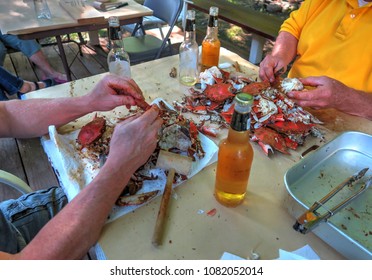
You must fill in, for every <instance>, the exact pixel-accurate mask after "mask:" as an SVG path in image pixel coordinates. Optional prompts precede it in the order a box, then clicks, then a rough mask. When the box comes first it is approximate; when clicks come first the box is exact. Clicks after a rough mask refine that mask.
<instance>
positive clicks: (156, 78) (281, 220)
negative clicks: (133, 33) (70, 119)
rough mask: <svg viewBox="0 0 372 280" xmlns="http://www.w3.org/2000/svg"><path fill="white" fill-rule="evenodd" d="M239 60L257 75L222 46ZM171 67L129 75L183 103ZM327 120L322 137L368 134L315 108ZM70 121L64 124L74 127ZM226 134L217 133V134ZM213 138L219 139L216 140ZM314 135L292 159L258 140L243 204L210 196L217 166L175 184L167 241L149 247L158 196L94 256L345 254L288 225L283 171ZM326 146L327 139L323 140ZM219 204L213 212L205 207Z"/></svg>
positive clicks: (224, 56)
mask: <svg viewBox="0 0 372 280" xmlns="http://www.w3.org/2000/svg"><path fill="white" fill-rule="evenodd" d="M226 61H228V62H235V61H238V62H239V63H240V65H241V66H242V69H243V71H244V72H245V73H249V74H251V75H252V76H256V75H257V67H255V66H254V65H252V64H251V63H249V62H248V61H246V60H244V59H242V58H240V57H239V56H237V55H235V54H234V53H231V52H229V51H227V50H225V49H221V59H220V62H226ZM172 67H176V68H177V67H178V56H172V57H167V58H163V59H159V60H155V61H152V62H148V63H143V64H139V65H136V66H134V67H132V75H133V78H134V79H135V80H136V82H137V83H138V84H139V86H140V87H141V89H142V90H143V92H144V95H145V97H146V99H147V101H149V102H151V100H153V99H155V98H156V97H159V96H160V97H162V98H164V99H165V100H166V101H167V102H169V103H172V102H173V101H174V100H180V99H181V97H182V95H183V94H187V92H188V87H185V86H182V85H180V84H179V82H178V80H177V79H174V78H171V77H170V76H169V72H170V70H171V68H172ZM104 75H105V74H101V75H97V76H94V77H90V78H86V79H82V80H78V81H74V82H71V83H70V84H64V85H59V86H56V87H54V88H49V89H43V90H40V91H36V92H34V93H31V94H28V95H27V96H28V98H37V97H49V98H54V97H58V96H75V95H80V94H84V93H85V92H87V91H88V90H89V89H91V88H92V87H93V86H94V85H95V83H96V81H97V80H99V79H100V78H101V77H103V76H104ZM317 115H318V116H319V117H320V118H321V119H322V120H323V121H325V125H324V129H325V130H326V131H327V133H326V141H329V140H331V139H333V138H334V137H335V136H336V135H338V134H339V133H340V132H342V131H346V130H360V131H363V132H366V133H369V134H372V125H371V122H370V121H368V120H365V119H362V118H358V117H353V116H349V115H346V114H343V113H340V112H337V111H334V110H324V111H317ZM91 118H92V114H91V115H89V116H87V117H84V118H82V119H80V122H78V123H74V125H75V126H77V125H79V123H80V124H82V123H84V122H86V121H87V120H90V119H91ZM71 128H72V126H71V125H67V126H65V127H64V129H66V130H67V129H71ZM225 135H226V130H223V131H221V133H220V137H219V138H222V137H224V136H225ZM215 141H216V142H218V141H219V139H215ZM314 143H318V144H320V145H322V143H319V140H317V139H314V138H311V137H310V138H308V140H307V142H306V145H305V146H304V147H300V148H299V149H298V150H297V151H294V152H291V156H288V155H282V154H280V153H276V154H275V155H274V156H273V157H270V158H269V157H267V156H265V155H264V153H263V152H262V151H261V150H260V148H259V147H258V145H256V144H253V147H254V152H255V156H254V161H253V166H252V173H251V177H250V181H249V187H248V194H247V198H246V200H245V201H244V203H243V204H242V205H241V206H239V207H237V208H226V207H223V206H221V205H219V204H218V203H217V201H216V200H215V199H214V197H213V189H214V178H215V169H216V164H212V165H210V166H209V167H207V168H205V169H204V170H203V171H202V172H200V173H199V174H197V175H196V176H194V177H193V178H191V179H190V180H188V181H186V182H185V183H183V184H182V185H180V186H179V187H177V188H176V189H175V192H174V194H175V195H174V196H173V198H172V200H171V205H170V210H169V217H168V221H167V227H166V229H165V234H164V244H163V246H161V247H160V248H154V247H153V246H152V244H151V237H152V232H153V228H154V224H155V219H156V215H157V212H158V209H159V204H160V198H157V199H155V200H153V201H151V202H150V203H149V204H147V205H145V206H143V207H141V208H139V209H137V210H136V211H134V212H132V213H130V214H127V215H125V216H123V217H121V218H119V219H118V220H116V221H114V222H112V223H110V224H107V225H106V226H105V227H104V229H103V232H102V235H101V237H100V239H99V241H98V245H99V248H100V250H99V251H98V252H99V254H98V256H99V257H101V258H103V257H106V258H108V259H219V258H220V257H221V256H222V254H223V252H225V251H227V252H230V253H233V254H235V255H238V256H241V257H243V258H252V253H253V252H255V253H258V254H259V255H260V257H261V259H275V258H277V257H278V250H279V249H280V248H282V249H284V250H287V251H293V250H296V249H298V248H300V247H302V246H304V245H306V244H309V245H310V246H311V247H312V248H313V249H314V250H315V251H316V252H317V253H318V255H319V256H320V258H321V259H343V256H341V255H340V254H338V253H337V252H336V251H335V250H334V249H332V248H331V247H330V246H328V245H327V244H326V243H325V242H323V241H322V240H321V239H319V238H318V237H317V236H316V235H315V234H314V233H309V234H306V235H302V234H300V233H298V232H296V231H294V230H293V229H292V225H293V224H294V222H295V218H294V217H292V216H291V215H290V214H289V210H288V209H290V208H292V207H295V205H297V203H296V202H294V200H293V199H292V198H291V197H290V196H289V194H288V193H287V191H286V189H285V186H284V181H283V176H284V174H285V172H286V171H287V170H288V168H290V167H291V166H293V165H294V164H295V163H296V162H298V161H299V160H300V155H301V153H302V152H303V151H304V150H305V149H307V148H308V147H310V146H311V145H312V144H314ZM323 144H324V142H323ZM212 209H216V214H215V215H214V216H209V215H207V212H208V211H210V210H212Z"/></svg>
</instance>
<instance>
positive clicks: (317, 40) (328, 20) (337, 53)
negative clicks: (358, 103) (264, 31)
mask: <svg viewBox="0 0 372 280" xmlns="http://www.w3.org/2000/svg"><path fill="white" fill-rule="evenodd" d="M280 31H286V32H289V33H291V34H292V35H293V36H295V37H296V38H297V39H298V47H297V55H298V56H297V59H296V60H295V62H294V64H293V66H292V68H291V70H290V72H289V75H288V76H289V77H298V78H300V77H308V76H323V75H325V76H329V77H332V78H334V79H337V80H339V81H341V82H342V83H344V84H346V85H347V86H349V87H352V88H355V89H358V90H363V91H366V92H370V93H372V3H369V4H367V5H365V6H363V7H359V5H358V0H326V1H324V0H305V1H304V2H303V3H302V5H301V7H300V9H298V10H297V11H294V12H292V13H291V15H290V17H289V18H288V19H287V20H286V21H285V22H284V23H283V25H282V26H281V29H280Z"/></svg>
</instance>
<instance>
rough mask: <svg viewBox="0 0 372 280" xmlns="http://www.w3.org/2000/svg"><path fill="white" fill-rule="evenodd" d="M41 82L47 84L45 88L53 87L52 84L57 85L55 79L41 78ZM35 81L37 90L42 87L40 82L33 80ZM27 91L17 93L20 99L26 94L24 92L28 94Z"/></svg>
mask: <svg viewBox="0 0 372 280" xmlns="http://www.w3.org/2000/svg"><path fill="white" fill-rule="evenodd" d="M40 82H42V83H44V84H45V88H48V87H51V86H54V85H56V82H55V81H54V80H53V79H45V80H41V81H40ZM33 83H34V85H35V90H39V89H40V86H39V84H38V82H33ZM26 93H27V92H26ZM26 93H23V92H18V93H17V95H18V98H19V99H22V98H21V96H22V95H24V94H26Z"/></svg>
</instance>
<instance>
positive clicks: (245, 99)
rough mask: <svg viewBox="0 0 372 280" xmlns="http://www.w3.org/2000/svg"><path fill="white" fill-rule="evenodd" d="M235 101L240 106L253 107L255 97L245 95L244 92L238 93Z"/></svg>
mask: <svg viewBox="0 0 372 280" xmlns="http://www.w3.org/2000/svg"><path fill="white" fill-rule="evenodd" d="M235 101H236V102H237V103H238V104H239V105H243V106H244V105H252V104H253V96H252V95H251V94H249V93H245V92H242V93H238V94H237V95H236V96H235Z"/></svg>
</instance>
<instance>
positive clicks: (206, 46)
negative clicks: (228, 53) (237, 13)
mask: <svg viewBox="0 0 372 280" xmlns="http://www.w3.org/2000/svg"><path fill="white" fill-rule="evenodd" d="M220 47H221V42H220V40H219V39H218V7H210V8H209V20H208V27H207V35H206V36H205V38H204V40H203V42H202V54H201V70H202V71H204V70H205V69H207V68H210V67H212V66H218V61H219V58H220Z"/></svg>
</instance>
